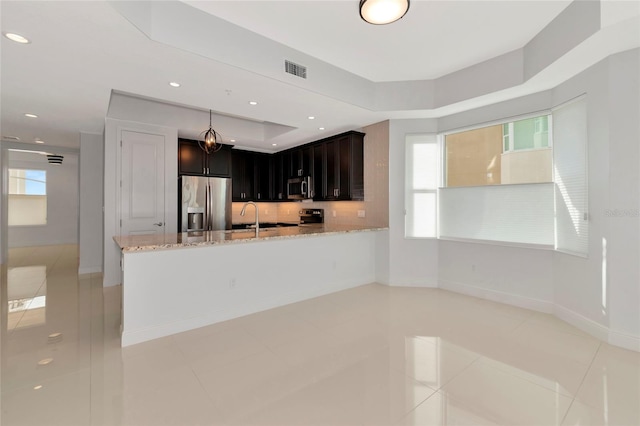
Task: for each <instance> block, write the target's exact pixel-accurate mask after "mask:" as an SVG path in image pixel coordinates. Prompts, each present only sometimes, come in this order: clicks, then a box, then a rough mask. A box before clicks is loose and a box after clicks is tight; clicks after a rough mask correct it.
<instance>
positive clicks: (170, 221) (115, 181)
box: [103, 118, 178, 286]
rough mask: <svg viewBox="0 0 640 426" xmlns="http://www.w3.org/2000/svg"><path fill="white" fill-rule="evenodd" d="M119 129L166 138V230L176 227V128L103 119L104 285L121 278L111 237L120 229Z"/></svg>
mask: <svg viewBox="0 0 640 426" xmlns="http://www.w3.org/2000/svg"><path fill="white" fill-rule="evenodd" d="M122 130H134V131H141V132H146V133H151V134H157V135H162V136H164V138H165V154H164V158H165V232H166V233H169V234H171V233H175V232H177V227H178V179H177V176H178V131H177V129H174V128H170V127H162V126H155V125H150V124H144V123H137V122H134V121H124V120H116V119H112V118H107V119H105V135H104V233H103V235H104V253H103V256H104V270H103V285H104V286H113V285H118V284H120V283H121V282H122V279H121V272H120V249H119V248H118V246H117V245H116V243H115V242H114V241H113V237H114V236H116V235H118V234H119V232H120V227H119V221H120V211H119V210H118V208H119V207H118V206H119V203H118V197H119V196H120V192H119V189H120V187H119V180H120V177H119V173H120V171H119V170H120V152H121V151H120V140H121V137H120V135H121V132H122Z"/></svg>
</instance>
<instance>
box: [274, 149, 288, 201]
mask: <svg viewBox="0 0 640 426" xmlns="http://www.w3.org/2000/svg"><path fill="white" fill-rule="evenodd" d="M285 157H286V155H285V154H284V153H282V152H278V153H277V154H274V155H273V200H274V201H287V179H288V178H289V171H288V170H289V163H288V162H285Z"/></svg>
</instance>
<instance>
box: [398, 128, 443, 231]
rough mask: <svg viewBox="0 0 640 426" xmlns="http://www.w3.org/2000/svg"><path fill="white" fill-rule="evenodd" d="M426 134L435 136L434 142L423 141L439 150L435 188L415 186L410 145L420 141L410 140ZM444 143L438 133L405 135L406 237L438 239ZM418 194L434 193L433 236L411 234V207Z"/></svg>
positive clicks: (426, 135)
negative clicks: (418, 187)
mask: <svg viewBox="0 0 640 426" xmlns="http://www.w3.org/2000/svg"><path fill="white" fill-rule="evenodd" d="M420 136H424V137H425V139H426V138H433V141H432V142H422V143H429V144H434V145H435V146H436V150H437V159H436V160H435V161H434V163H435V164H434V167H435V174H436V183H435V186H434V187H433V188H421V189H416V188H413V183H412V182H413V157H411V156H410V151H411V150H410V146H413V145H416V144H418V143H420V142H412V141H410V138H411V137H420ZM441 166H442V145H441V143H440V137H439V136H438V135H437V134H436V133H427V132H425V133H415V134H406V135H405V200H404V238H405V239H420V240H424V239H429V240H436V239H438V188H439V186H440V185H441V184H442V171H441ZM416 194H434V198H435V204H434V212H433V216H434V224H433V226H434V229H433V236H416V235H409V225H410V224H412V223H413V218H412V214H411V211H410V207H411V206H412V205H413V204H412V200H413V199H414V195H416Z"/></svg>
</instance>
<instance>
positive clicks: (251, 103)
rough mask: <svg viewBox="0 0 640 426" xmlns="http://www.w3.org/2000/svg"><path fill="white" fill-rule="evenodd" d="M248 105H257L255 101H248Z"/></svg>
mask: <svg viewBox="0 0 640 426" xmlns="http://www.w3.org/2000/svg"><path fill="white" fill-rule="evenodd" d="M249 105H258V103H257V102H256V101H249Z"/></svg>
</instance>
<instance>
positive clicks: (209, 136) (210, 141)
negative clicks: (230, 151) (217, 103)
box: [198, 110, 222, 154]
mask: <svg viewBox="0 0 640 426" xmlns="http://www.w3.org/2000/svg"><path fill="white" fill-rule="evenodd" d="M212 115H213V111H211V110H209V129H208V130H206V131H204V132H202V133H200V138H202V135H203V134H204V142H203V141H201V140H198V145H200V148H201V149H202V150H203V151H204V152H206V153H207V154H213V153H214V152H216V151H220V148H222V145H221V144H220V142H219V140H220V139H222V138H221V137H220V134H219V133H218V132H216V131H215V130H213V127H212V125H211V116H212Z"/></svg>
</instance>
